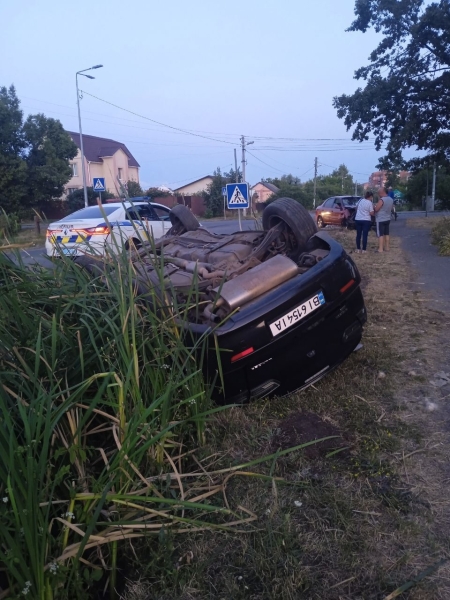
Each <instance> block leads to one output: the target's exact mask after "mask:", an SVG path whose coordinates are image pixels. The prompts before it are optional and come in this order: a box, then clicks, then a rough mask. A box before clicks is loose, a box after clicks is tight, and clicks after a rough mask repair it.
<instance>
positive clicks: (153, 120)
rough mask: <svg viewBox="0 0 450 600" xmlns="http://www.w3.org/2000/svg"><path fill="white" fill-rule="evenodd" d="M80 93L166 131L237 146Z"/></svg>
mask: <svg viewBox="0 0 450 600" xmlns="http://www.w3.org/2000/svg"><path fill="white" fill-rule="evenodd" d="M81 92H82V93H83V94H86V95H88V96H91V98H95V99H96V100H99V101H100V102H105V104H109V105H110V106H114V107H115V108H118V109H119V110H123V111H125V112H127V113H130V114H131V115H134V116H135V117H140V118H141V119H145V120H146V121H151V122H152V123H157V124H158V125H161V126H162V127H167V128H168V129H173V130H175V131H181V132H182V133H185V134H186V135H193V136H195V137H199V138H204V139H206V140H212V141H213V142H220V143H222V144H230V145H231V146H237V145H238V144H237V143H236V142H228V141H227V140H220V139H217V138H212V137H208V136H206V135H201V134H200V133H194V132H192V131H189V130H187V129H182V128H181V127H174V126H173V125H167V123H162V122H161V121H157V120H156V119H151V118H150V117H146V116H144V115H140V114H139V113H137V112H134V111H132V110H128V109H127V108H123V107H122V106H119V105H118V104H114V103H113V102H109V101H108V100H104V99H103V98H99V97H98V96H94V94H90V93H89V92H86V91H84V90H81Z"/></svg>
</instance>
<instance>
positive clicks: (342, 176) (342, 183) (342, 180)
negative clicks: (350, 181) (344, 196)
mask: <svg viewBox="0 0 450 600" xmlns="http://www.w3.org/2000/svg"><path fill="white" fill-rule="evenodd" d="M342 193H344V171H342Z"/></svg>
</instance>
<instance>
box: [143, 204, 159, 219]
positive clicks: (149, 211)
mask: <svg viewBox="0 0 450 600" xmlns="http://www.w3.org/2000/svg"><path fill="white" fill-rule="evenodd" d="M139 214H140V216H141V219H147V221H155V220H156V217H155V213H154V211H153V208H152V207H151V206H140V207H139Z"/></svg>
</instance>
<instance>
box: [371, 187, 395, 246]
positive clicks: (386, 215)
mask: <svg viewBox="0 0 450 600" xmlns="http://www.w3.org/2000/svg"><path fill="white" fill-rule="evenodd" d="M378 198H379V200H378V202H377V204H376V206H375V221H376V224H377V236H378V250H377V252H389V225H390V223H391V210H392V207H393V206H394V200H393V199H392V198H390V197H389V196H388V195H387V193H386V190H385V189H384V188H380V189H379V190H378Z"/></svg>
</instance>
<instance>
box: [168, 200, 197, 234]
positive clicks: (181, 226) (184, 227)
mask: <svg viewBox="0 0 450 600" xmlns="http://www.w3.org/2000/svg"><path fill="white" fill-rule="evenodd" d="M169 216H170V222H171V223H172V227H171V228H170V229H169V231H168V232H167V234H168V235H181V234H182V233H186V231H197V229H198V228H199V227H200V223H199V222H198V221H197V219H196V218H195V216H194V215H193V214H192V213H191V211H190V210H189V209H188V207H187V206H184V204H177V205H176V206H174V207H173V208H172V209H171V211H170V214H169Z"/></svg>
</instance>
